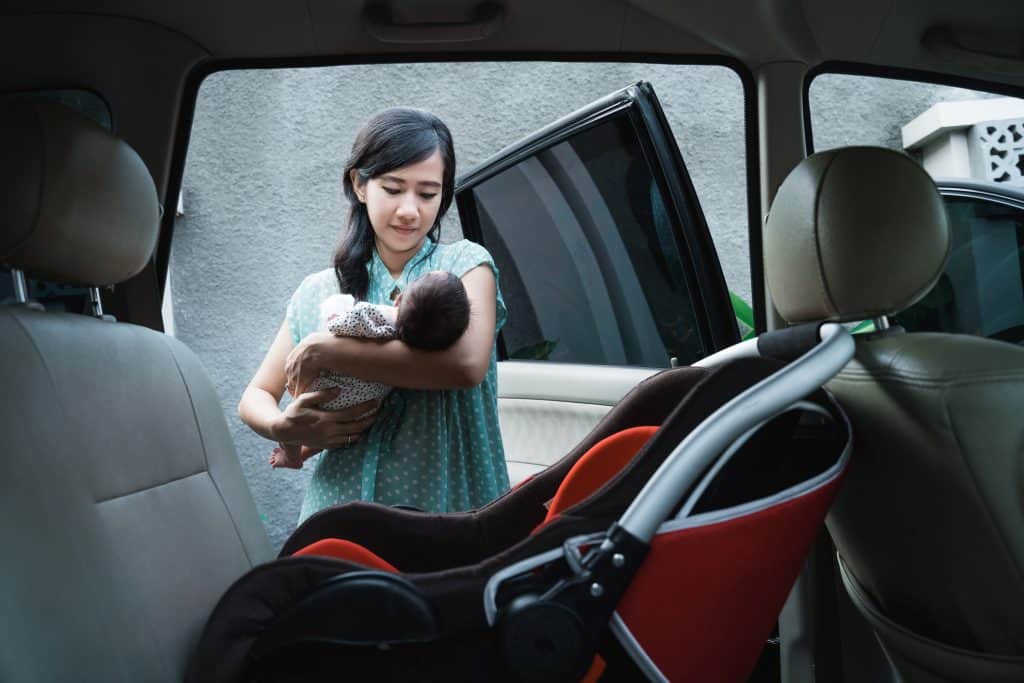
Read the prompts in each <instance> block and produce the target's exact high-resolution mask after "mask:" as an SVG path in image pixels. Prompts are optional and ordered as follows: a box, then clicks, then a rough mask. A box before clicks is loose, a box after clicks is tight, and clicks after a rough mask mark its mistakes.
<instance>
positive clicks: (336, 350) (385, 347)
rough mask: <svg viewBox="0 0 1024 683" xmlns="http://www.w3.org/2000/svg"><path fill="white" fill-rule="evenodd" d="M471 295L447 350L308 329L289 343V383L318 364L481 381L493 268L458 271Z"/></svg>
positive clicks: (463, 383)
mask: <svg viewBox="0 0 1024 683" xmlns="http://www.w3.org/2000/svg"><path fill="white" fill-rule="evenodd" d="M462 284H463V286H464V287H465V288H466V295H467V297H468V298H469V306H470V316H469V326H468V327H467V328H466V331H465V332H464V333H463V334H462V336H461V337H459V340H458V341H457V342H455V344H454V345H453V346H452V347H451V348H449V349H447V350H445V351H420V350H418V349H414V348H411V347H409V346H408V345H407V344H405V343H404V342H401V341H397V340H394V341H388V342H384V343H380V342H374V341H366V340H362V339H354V338H352V337H335V336H333V335H330V334H327V333H317V334H311V335H309V336H308V337H306V338H305V339H304V340H303V341H302V343H301V344H299V345H298V346H296V347H295V348H294V349H292V351H291V353H290V354H289V355H288V360H287V363H286V367H285V375H286V377H287V380H286V381H287V382H288V386H289V387H291V388H293V389H294V388H305V387H307V386H309V384H310V382H312V381H313V379H314V378H315V377H316V375H317V372H319V371H320V370H321V369H329V370H334V371H336V372H340V373H342V374H346V375H352V376H353V377H358V378H360V379H364V380H367V381H370V382H382V383H384V384H390V385H391V386H396V387H404V388H406V389H467V388H470V387H474V386H476V385H478V384H480V382H482V381H483V379H484V377H485V376H486V375H487V368H488V366H489V365H490V362H491V350H492V349H493V348H494V326H495V316H496V315H497V314H496V311H495V300H496V297H497V285H496V284H495V282H494V272H493V271H492V270H491V269H490V268H489V267H488V266H486V265H480V266H477V267H476V268H474V269H472V270H470V271H469V272H468V273H466V274H465V275H463V276H462Z"/></svg>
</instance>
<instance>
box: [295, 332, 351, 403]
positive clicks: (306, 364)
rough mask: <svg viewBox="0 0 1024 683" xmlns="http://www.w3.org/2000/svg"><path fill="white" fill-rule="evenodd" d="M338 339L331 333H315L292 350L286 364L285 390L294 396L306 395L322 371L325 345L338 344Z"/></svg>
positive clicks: (307, 336)
mask: <svg viewBox="0 0 1024 683" xmlns="http://www.w3.org/2000/svg"><path fill="white" fill-rule="evenodd" d="M337 341H338V338H337V337H335V336H334V335H333V334H331V333H329V332H313V333H311V334H308V335H306V337H305V338H304V339H303V340H302V341H301V342H299V344H298V345H297V346H296V347H295V348H293V349H292V350H291V352H290V353H289V354H288V357H287V358H286V359H285V362H284V377H285V388H286V389H287V390H288V393H289V394H291V395H292V396H298V395H299V394H302V393H305V391H306V389H308V388H309V385H310V384H312V383H313V380H314V379H316V377H317V375H318V374H319V373H320V370H322V369H324V364H323V360H322V355H323V350H324V343H325V342H327V343H330V342H337Z"/></svg>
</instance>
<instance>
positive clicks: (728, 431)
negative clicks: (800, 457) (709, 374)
mask: <svg viewBox="0 0 1024 683" xmlns="http://www.w3.org/2000/svg"><path fill="white" fill-rule="evenodd" d="M808 328H809V329H810V331H813V333H814V334H813V336H812V335H811V334H809V329H808ZM761 336H762V337H768V339H767V340H764V341H762V340H761V338H760V337H759V338H758V339H757V340H753V339H752V340H749V341H746V342H742V343H740V344H737V345H735V346H733V347H730V348H728V349H725V350H724V351H721V352H719V353H717V354H714V355H713V356H709V357H708V358H705V359H704V360H703V361H702V362H701V363H699V364H698V365H702V366H714V365H718V364H720V363H723V362H726V361H729V360H733V359H736V358H741V357H749V356H760V355H762V351H764V352H767V353H771V354H772V355H774V354H776V353H780V354H781V355H783V357H786V356H789V357H791V356H793V355H795V354H796V352H797V351H798V350H799V349H800V346H801V345H803V346H805V347H806V345H807V344H808V343H809V342H816V343H814V344H813V346H811V347H810V348H809V349H807V350H805V351H804V352H803V353H802V354H801V355H799V357H797V358H796V360H794V361H793V362H791V363H789V364H788V365H787V366H786V367H784V368H782V369H781V370H779V371H778V372H776V373H774V374H773V375H771V376H770V377H767V378H765V379H764V380H762V381H760V382H758V383H757V384H755V385H754V386H752V387H750V388H749V389H747V390H746V391H744V392H743V393H741V394H740V395H738V396H736V397H734V398H733V399H732V400H730V401H729V402H728V403H726V404H725V405H724V406H722V407H721V408H719V409H718V410H716V411H715V412H714V413H712V414H711V415H710V416H709V417H708V418H707V419H706V420H704V421H703V422H702V423H701V424H699V425H698V426H697V427H696V428H695V429H694V430H693V431H692V432H690V434H689V435H687V437H686V438H685V439H683V441H682V442H681V443H679V444H678V445H677V446H676V447H675V448H674V449H673V450H672V452H671V453H670V454H669V456H668V458H666V459H665V462H663V463H662V465H661V467H659V468H658V470H657V471H656V472H655V473H654V475H653V476H651V478H650V479H649V480H648V482H647V484H646V485H645V486H644V487H643V488H642V489H641V490H640V493H639V494H638V495H637V496H636V498H635V499H634V500H633V502H632V503H631V504H630V506H629V507H628V508H627V509H626V512H625V513H624V514H623V515H622V517H621V519H620V520H619V525H620V526H621V527H622V528H623V529H625V530H626V531H628V532H629V533H630V534H632V535H633V536H634V537H635V538H637V539H638V540H640V541H642V542H643V543H645V544H647V543H650V542H651V539H652V538H653V537H654V534H655V532H656V531H657V529H658V526H659V525H660V524H661V523H662V522H664V521H665V520H666V519H667V518H668V517H669V516H670V514H671V513H672V510H673V509H674V508H675V507H676V506H677V505H678V504H679V499H680V498H681V497H682V495H683V493H684V492H685V491H687V490H688V489H689V488H690V487H691V486H692V485H693V484H694V482H695V481H696V479H697V477H699V476H700V475H701V474H702V473H703V472H705V471H706V470H707V468H708V467H709V466H710V465H711V464H712V463H713V462H714V461H715V459H716V458H717V457H718V456H719V455H720V454H722V453H723V452H724V451H725V450H726V449H728V448H729V445H730V444H732V443H733V442H734V441H735V440H736V439H738V438H740V437H741V436H742V435H743V434H744V433H745V432H747V431H748V430H749V429H751V428H752V427H755V426H756V425H758V424H759V423H761V422H763V421H764V420H767V419H769V418H771V417H774V416H775V415H777V414H779V413H781V412H782V411H784V410H786V409H788V408H789V407H790V406H791V405H793V404H794V403H796V402H797V401H799V400H800V399H802V398H804V397H806V396H807V395H808V394H810V393H811V392H813V391H816V390H817V389H819V388H820V387H821V386H822V385H824V384H825V382H827V381H828V380H830V379H831V378H832V377H834V376H835V375H836V373H838V372H839V371H840V370H841V369H842V368H843V366H845V365H846V364H847V362H849V360H850V359H851V358H852V357H853V352H854V343H853V338H852V337H851V336H850V333H849V332H847V331H846V329H845V328H844V327H843V326H842V325H839V324H838V323H823V324H821V325H820V327H819V326H818V325H816V324H814V325H810V326H800V327H797V328H791V329H787V330H783V331H781V332H775V333H768V334H767V335H761ZM773 336H774V339H772V338H771V337H773ZM783 359H784V358H783Z"/></svg>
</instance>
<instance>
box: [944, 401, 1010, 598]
mask: <svg viewBox="0 0 1024 683" xmlns="http://www.w3.org/2000/svg"><path fill="white" fill-rule="evenodd" d="M948 395H949V392H948V391H945V392H943V396H942V409H943V411H944V412H945V414H946V415H945V417H946V423H947V424H948V425H949V429H950V431H951V432H952V433H953V438H954V439H955V440H956V444H957V448H958V451H959V454H960V461H961V462H962V463H963V466H964V469H966V470H967V472H968V473H969V474H970V475H971V476H970V480H971V484H973V485H974V491H975V495H976V496H977V497H978V499H979V500H980V501H981V507H982V509H983V510H984V511H985V514H986V515H987V516H988V520H989V523H990V524H991V525H992V528H993V529H994V530H995V532H996V537H997V538H998V539H999V542H1000V544H1001V545H1002V548H1003V551H1004V552H1005V553H1006V554H1007V555H1008V556H1009V559H1010V564H1011V565H1013V566H1014V568H1016V570H1017V574H1018V575H1019V576H1020V577H1021V578H1022V579H1024V567H1021V565H1020V563H1018V562H1017V558H1016V557H1015V556H1014V554H1013V550H1012V549H1011V548H1010V546H1009V544H1008V543H1007V542H1006V538H1005V537H1004V535H1003V530H1002V527H1000V526H999V524H998V523H997V522H996V518H995V515H993V514H992V509H991V507H990V506H989V503H988V499H987V498H986V497H985V496H984V495H982V492H981V488H980V486H979V485H978V477H977V475H976V474H975V472H974V468H973V467H971V461H970V458H967V457H964V455H965V454H966V452H967V449H966V448H965V447H964V443H963V440H962V439H961V438H960V435H959V433H958V432H957V429H956V423H954V422H953V415H952V412H951V411H950V409H949V400H948Z"/></svg>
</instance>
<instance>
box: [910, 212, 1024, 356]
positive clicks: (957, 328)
mask: <svg viewBox="0 0 1024 683" xmlns="http://www.w3.org/2000/svg"><path fill="white" fill-rule="evenodd" d="M945 199H946V209H947V212H948V214H949V222H950V229H951V231H952V236H953V245H952V250H951V252H950V257H949V263H948V264H947V265H946V269H945V271H944V272H943V274H942V276H941V277H940V278H939V281H938V283H936V285H935V287H933V288H932V290H931V291H930V292H929V293H928V295H927V296H925V297H924V299H922V300H921V301H919V302H918V303H916V304H915V305H914V306H912V307H910V308H909V309H907V310H906V311H904V312H902V313H900V314H899V315H897V316H896V321H897V322H898V323H899V324H901V325H902V326H903V327H905V328H906V329H907V330H909V331H925V330H935V331H943V332H959V333H965V334H974V335H978V336H983V337H991V338H994V339H1003V340H1005V341H1011V342H1015V343H1021V342H1024V277H1022V272H1024V269H1022V266H1024V205H1013V204H1009V203H1006V202H1000V201H992V200H989V199H982V198H974V197H966V196H956V195H953V196H946V197H945Z"/></svg>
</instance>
